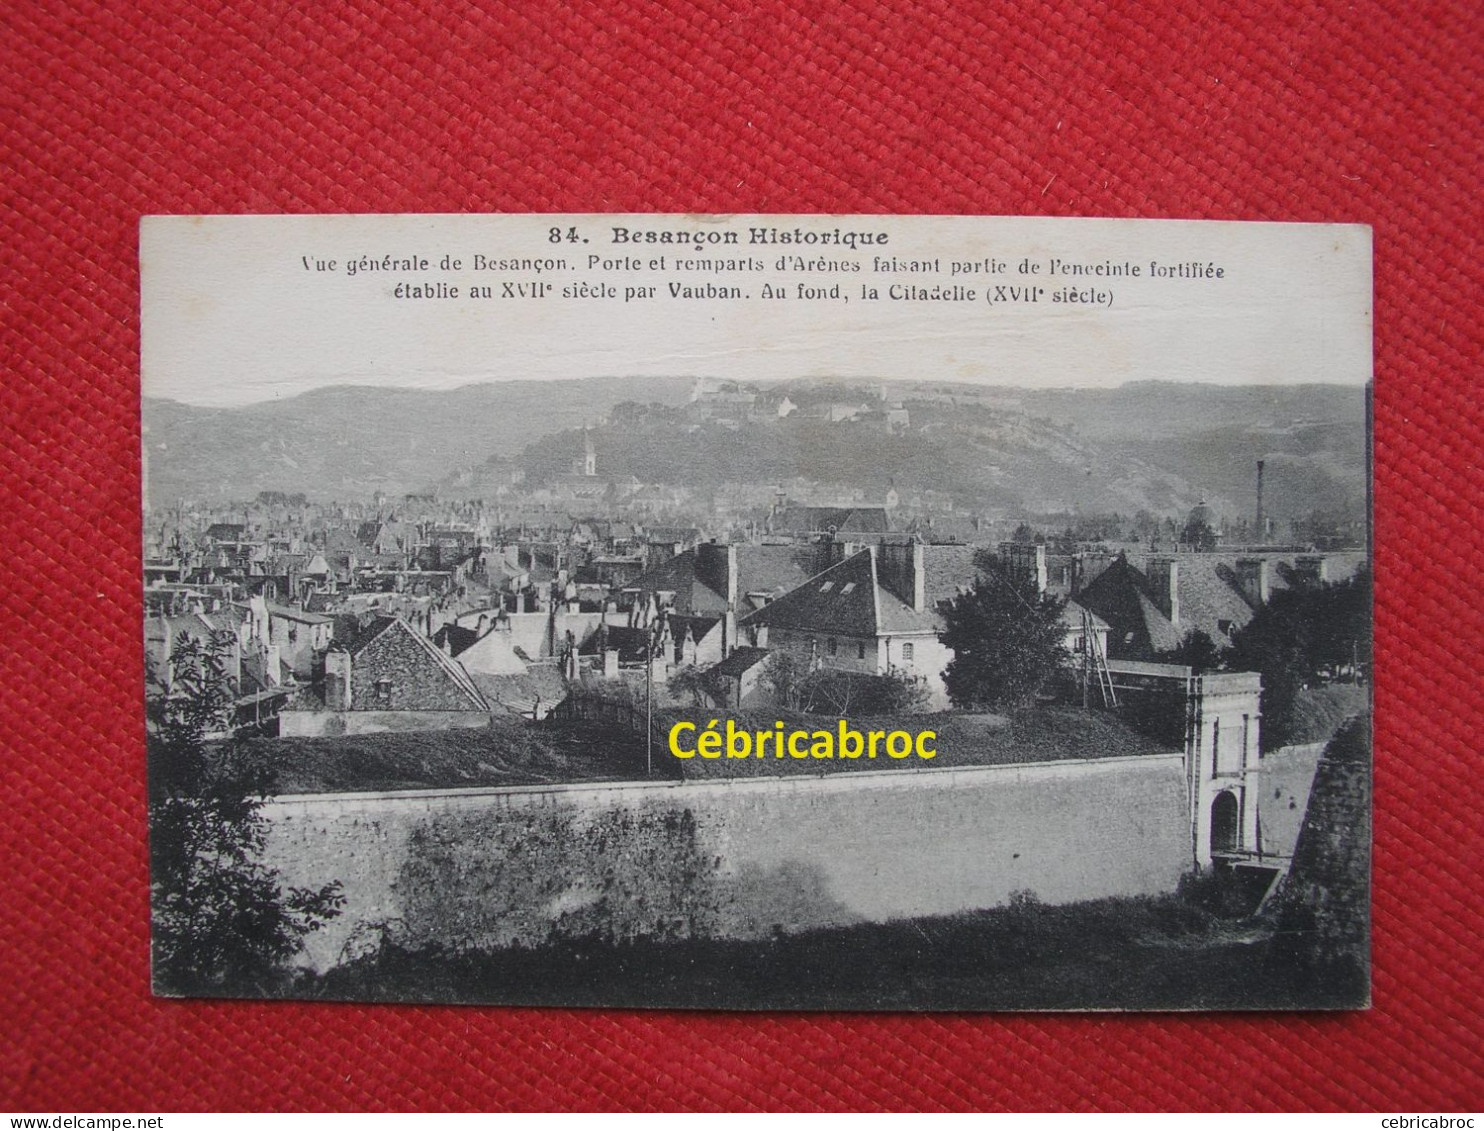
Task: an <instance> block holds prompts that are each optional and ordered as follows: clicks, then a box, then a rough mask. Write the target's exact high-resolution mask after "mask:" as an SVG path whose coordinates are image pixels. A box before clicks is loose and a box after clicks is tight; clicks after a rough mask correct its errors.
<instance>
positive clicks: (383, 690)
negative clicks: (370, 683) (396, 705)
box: [376, 679, 392, 703]
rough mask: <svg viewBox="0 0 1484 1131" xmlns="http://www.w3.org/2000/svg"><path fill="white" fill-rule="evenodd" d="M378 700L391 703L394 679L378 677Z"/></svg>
mask: <svg viewBox="0 0 1484 1131" xmlns="http://www.w3.org/2000/svg"><path fill="white" fill-rule="evenodd" d="M376 701H377V702H378V703H390V702H391V701H392V681H391V680H389V679H378V680H377V681H376Z"/></svg>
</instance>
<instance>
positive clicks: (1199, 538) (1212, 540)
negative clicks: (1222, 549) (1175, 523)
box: [1180, 518, 1217, 554]
mask: <svg viewBox="0 0 1484 1131" xmlns="http://www.w3.org/2000/svg"><path fill="white" fill-rule="evenodd" d="M1180 541H1182V542H1184V543H1185V544H1186V545H1188V546H1190V547H1192V548H1193V549H1195V550H1198V551H1199V552H1201V553H1203V554H1209V553H1211V551H1213V550H1215V549H1216V543H1217V537H1216V531H1214V530H1212V529H1211V524H1210V523H1208V522H1206V521H1204V520H1202V519H1199V518H1193V519H1191V520H1190V521H1189V522H1187V523H1186V524H1185V527H1184V529H1182V530H1181V531H1180Z"/></svg>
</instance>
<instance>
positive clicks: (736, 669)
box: [710, 648, 770, 679]
mask: <svg viewBox="0 0 1484 1131" xmlns="http://www.w3.org/2000/svg"><path fill="white" fill-rule="evenodd" d="M769 655H770V653H769V652H768V650H767V649H766V648H733V649H732V653H731V655H729V656H728V657H727V658H726V659H725V660H722V661H721V662H720V663H719V664H714V665H712V667H711V669H710V670H711V673H712V674H714V675H720V676H726V677H728V678H730V679H736V678H737V677H738V676H740V675H742V674H743V673H745V672H747V671H750V670H751V669H752V668H754V667H756V666H757V665H758V664H760V663H762V662H763V661H764V660H766V659H767V658H768V656H769Z"/></svg>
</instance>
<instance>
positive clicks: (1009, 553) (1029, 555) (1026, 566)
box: [1000, 542, 1049, 596]
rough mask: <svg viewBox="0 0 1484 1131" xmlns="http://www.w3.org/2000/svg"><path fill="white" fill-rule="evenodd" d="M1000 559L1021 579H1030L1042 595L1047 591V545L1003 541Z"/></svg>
mask: <svg viewBox="0 0 1484 1131" xmlns="http://www.w3.org/2000/svg"><path fill="white" fill-rule="evenodd" d="M1000 560H1001V561H1002V562H1004V563H1005V568H1006V569H1008V570H1009V571H1010V572H1011V573H1012V574H1014V575H1015V576H1016V577H1018V578H1021V579H1023V580H1024V579H1029V580H1030V581H1031V582H1032V583H1033V584H1034V585H1035V587H1036V592H1037V593H1038V594H1041V595H1043V596H1044V595H1045V593H1046V584H1047V582H1048V581H1049V577H1048V575H1047V572H1046V547H1045V545H1044V544H1042V543H1034V544H1033V543H1028V542H1001V543H1000Z"/></svg>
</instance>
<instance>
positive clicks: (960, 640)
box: [939, 555, 1070, 710]
mask: <svg viewBox="0 0 1484 1131" xmlns="http://www.w3.org/2000/svg"><path fill="white" fill-rule="evenodd" d="M978 564H979V567H980V575H979V578H978V579H977V580H976V581H975V582H974V584H973V585H972V586H971V587H970V588H969V590H968V592H966V593H961V594H959V595H958V596H956V597H954V598H952V599H951V600H950V601H949V603H948V605H947V606H946V607H945V610H944V621H945V624H946V627H945V628H944V629H943V631H942V632H941V633H940V634H939V635H940V638H941V639H942V641H943V643H944V644H945V645H947V646H948V647H949V648H951V649H953V659H952V660H951V661H950V662H949V664H948V667H947V668H946V669H945V670H944V672H943V682H944V683H945V684H946V685H947V687H948V696H949V698H950V699H952V700H953V702H954V704H955V705H956V706H959V707H966V708H985V707H988V708H991V709H996V710H1005V709H1009V708H1013V707H1016V706H1019V705H1022V704H1024V703H1026V702H1027V701H1029V700H1030V699H1031V698H1032V697H1033V696H1034V695H1035V694H1036V692H1037V691H1038V690H1040V688H1041V687H1042V685H1043V684H1044V683H1045V682H1046V681H1047V679H1049V678H1050V677H1051V676H1052V675H1053V674H1054V673H1055V672H1056V671H1057V670H1058V669H1059V668H1061V667H1062V666H1064V665H1065V664H1066V663H1067V662H1068V661H1069V659H1070V657H1069V656H1068V653H1067V649H1066V645H1065V637H1066V630H1065V627H1064V626H1063V625H1062V622H1061V613H1062V607H1063V605H1064V604H1065V602H1063V601H1061V600H1058V599H1057V598H1055V597H1052V596H1050V595H1047V594H1041V593H1038V592H1037V591H1036V585H1035V582H1034V580H1032V579H1031V578H1028V577H1022V576H1017V575H1016V574H1015V573H1014V572H1013V571H1011V570H1009V569H1007V568H1006V566H1005V565H1004V563H1002V562H1001V561H1000V560H999V559H998V557H996V556H994V555H988V556H986V557H984V558H982V559H981V560H980V562H979V563H978Z"/></svg>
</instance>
